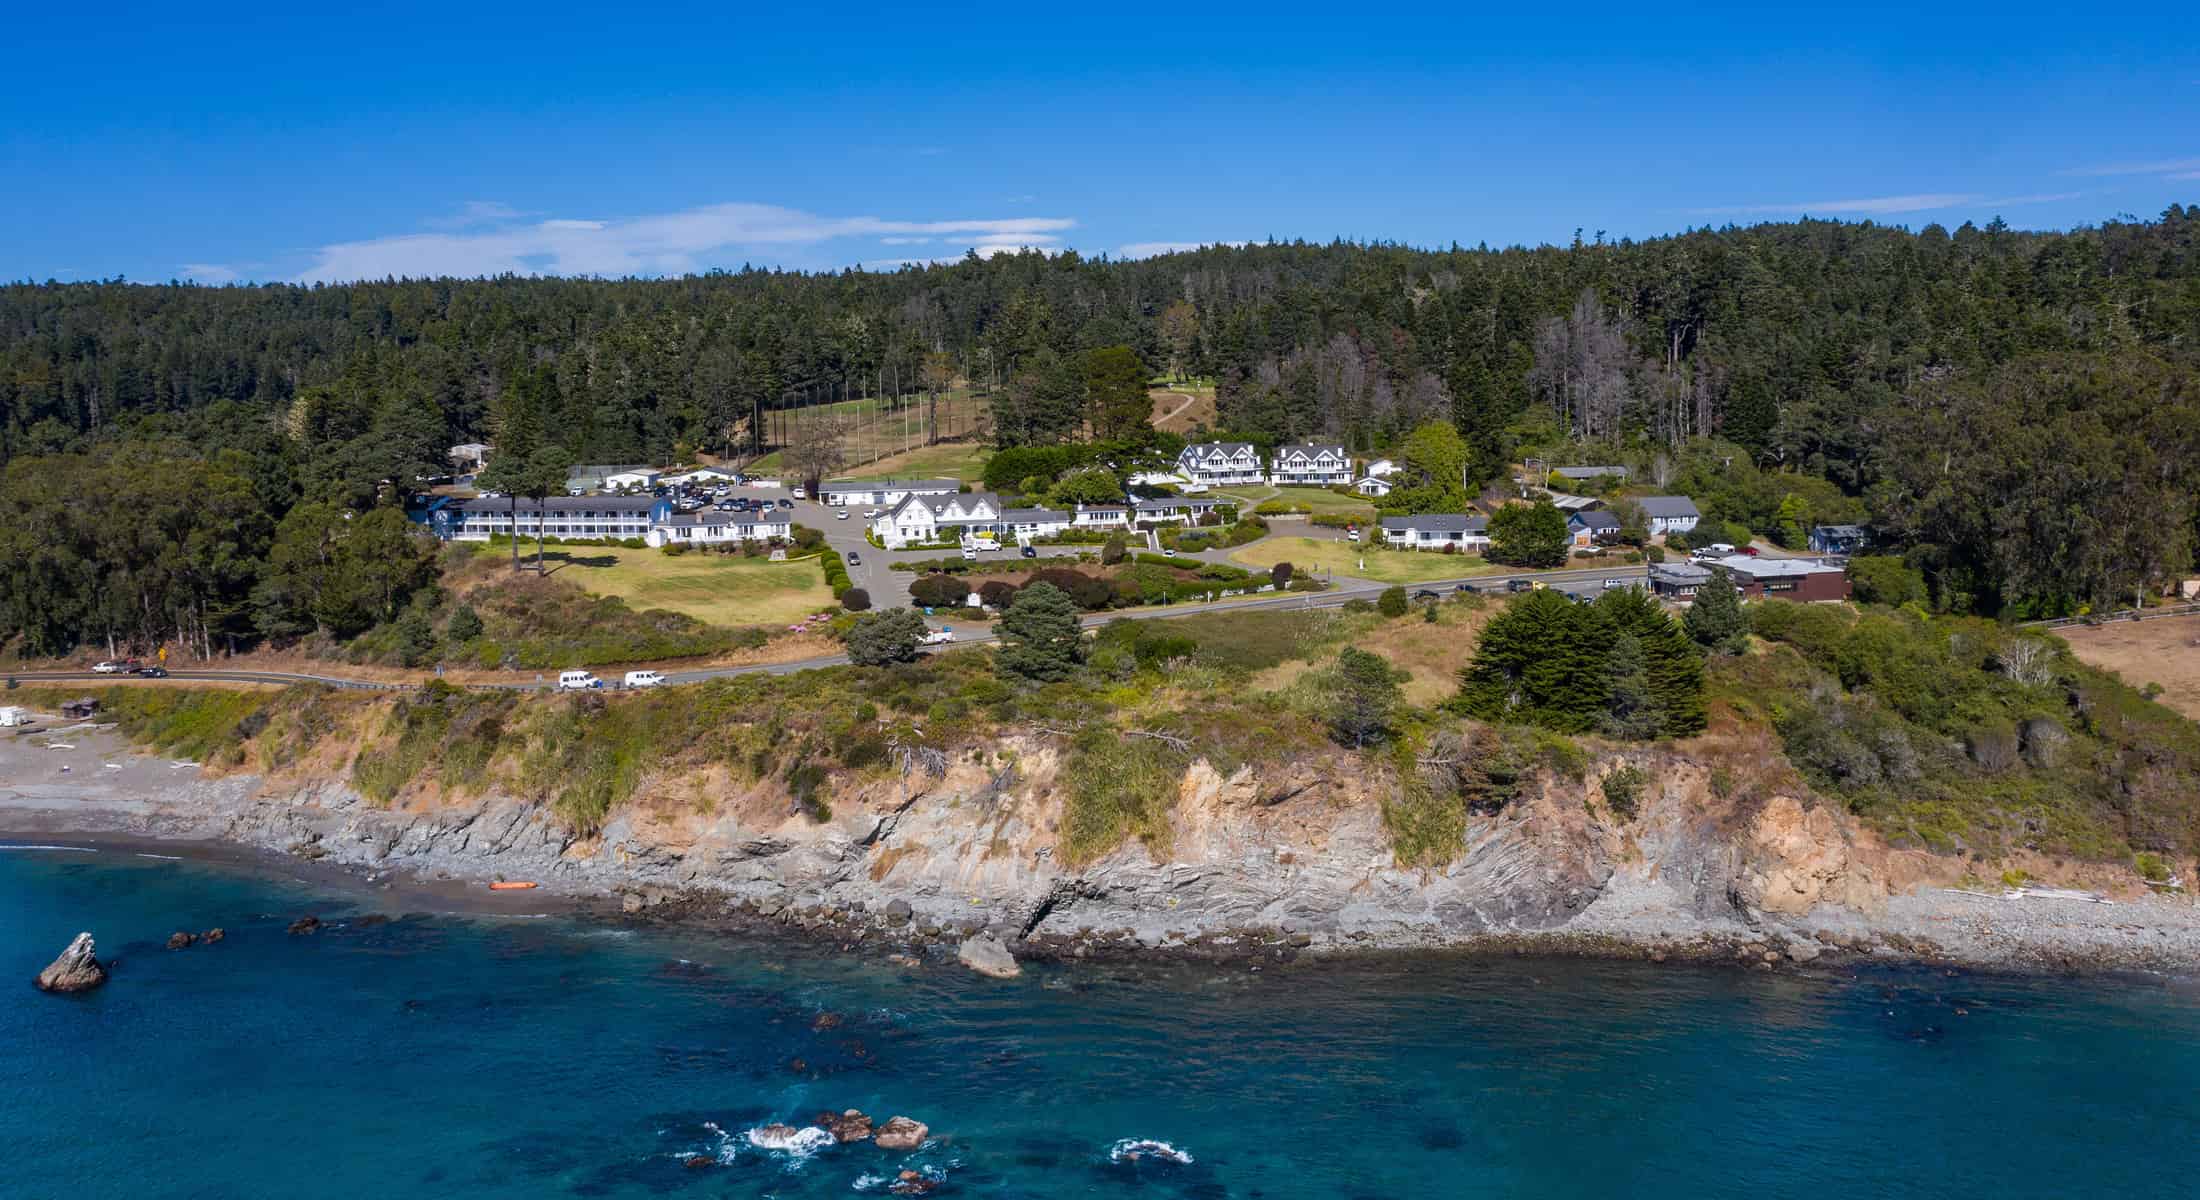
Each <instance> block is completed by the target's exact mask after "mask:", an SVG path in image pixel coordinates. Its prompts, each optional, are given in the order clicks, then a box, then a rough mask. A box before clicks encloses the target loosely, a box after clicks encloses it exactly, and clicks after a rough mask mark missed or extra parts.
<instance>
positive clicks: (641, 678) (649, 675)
mask: <svg viewBox="0 0 2200 1200" xmlns="http://www.w3.org/2000/svg"><path fill="white" fill-rule="evenodd" d="M626 686H628V687H630V688H650V687H663V686H665V677H664V673H663V672H661V671H628V672H627V673H626Z"/></svg>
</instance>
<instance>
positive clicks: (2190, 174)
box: [2169, 171, 2200, 179]
mask: <svg viewBox="0 0 2200 1200" xmlns="http://www.w3.org/2000/svg"><path fill="white" fill-rule="evenodd" d="M2169 178H2171V179H2200V171H2179V172H2177V173H2176V174H2174V175H2171V176H2169Z"/></svg>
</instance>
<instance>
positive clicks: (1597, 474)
mask: <svg viewBox="0 0 2200 1200" xmlns="http://www.w3.org/2000/svg"><path fill="white" fill-rule="evenodd" d="M1551 474H1553V475H1556V476H1558V477H1559V478H1560V479H1602V478H1604V477H1605V476H1607V475H1609V476H1611V477H1612V478H1614V479H1625V478H1627V468H1625V467H1553V468H1551Z"/></svg>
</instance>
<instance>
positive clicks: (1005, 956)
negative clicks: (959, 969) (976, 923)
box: [955, 933, 1024, 979]
mask: <svg viewBox="0 0 2200 1200" xmlns="http://www.w3.org/2000/svg"><path fill="white" fill-rule="evenodd" d="M955 957H956V958H958V959H960V960H961V961H962V965H964V966H966V967H969V968H970V969H971V970H973V971H976V972H977V973H978V974H980V975H990V976H992V977H993V978H995V979H1014V978H1016V977H1017V976H1018V975H1021V974H1023V973H1024V970H1023V968H1022V967H1019V966H1017V965H1016V956H1015V955H1013V954H1010V953H1009V952H1008V947H1006V946H1003V945H1002V944H1001V939H999V938H997V937H994V936H993V935H991V934H986V933H981V934H979V935H978V936H976V937H973V938H966V939H964V941H963V944H962V946H961V947H960V948H958V949H957V950H956V951H955Z"/></svg>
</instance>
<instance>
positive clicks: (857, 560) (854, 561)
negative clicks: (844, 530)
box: [848, 550, 863, 567]
mask: <svg viewBox="0 0 2200 1200" xmlns="http://www.w3.org/2000/svg"><path fill="white" fill-rule="evenodd" d="M848 565H849V566H851V567H860V566H862V565H863V556H862V555H860V554H858V553H856V552H855V551H853V550H850V551H849V552H848Z"/></svg>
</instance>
